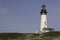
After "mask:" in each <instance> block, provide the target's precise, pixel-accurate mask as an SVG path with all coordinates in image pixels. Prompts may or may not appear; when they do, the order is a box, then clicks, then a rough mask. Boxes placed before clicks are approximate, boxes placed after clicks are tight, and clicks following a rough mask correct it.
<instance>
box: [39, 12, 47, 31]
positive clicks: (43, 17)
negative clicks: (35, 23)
mask: <svg viewBox="0 0 60 40" xmlns="http://www.w3.org/2000/svg"><path fill="white" fill-rule="evenodd" d="M43 28H47V17H46V15H44V13H43V15H41V23H40V31H41V32H43Z"/></svg>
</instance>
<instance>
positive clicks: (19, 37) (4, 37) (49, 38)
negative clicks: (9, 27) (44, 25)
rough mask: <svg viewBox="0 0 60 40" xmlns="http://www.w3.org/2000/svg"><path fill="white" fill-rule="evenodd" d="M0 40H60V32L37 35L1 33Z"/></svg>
mask: <svg viewBox="0 0 60 40" xmlns="http://www.w3.org/2000/svg"><path fill="white" fill-rule="evenodd" d="M0 40H60V32H59V31H56V32H47V33H43V34H36V33H0Z"/></svg>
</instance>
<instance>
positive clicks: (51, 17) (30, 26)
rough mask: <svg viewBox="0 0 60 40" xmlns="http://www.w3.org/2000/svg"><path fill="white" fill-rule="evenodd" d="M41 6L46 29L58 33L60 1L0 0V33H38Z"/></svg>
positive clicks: (59, 26) (59, 29)
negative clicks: (45, 10) (46, 21)
mask: <svg viewBox="0 0 60 40" xmlns="http://www.w3.org/2000/svg"><path fill="white" fill-rule="evenodd" d="M43 4H45V5H46V9H47V12H48V13H47V19H48V27H52V28H54V29H55V30H57V31H60V0H0V32H35V31H39V30H40V10H41V5H43Z"/></svg>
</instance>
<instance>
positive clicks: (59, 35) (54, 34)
mask: <svg viewBox="0 0 60 40" xmlns="http://www.w3.org/2000/svg"><path fill="white" fill-rule="evenodd" d="M44 36H47V37H49V36H50V37H60V31H53V32H47V33H44Z"/></svg>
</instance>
